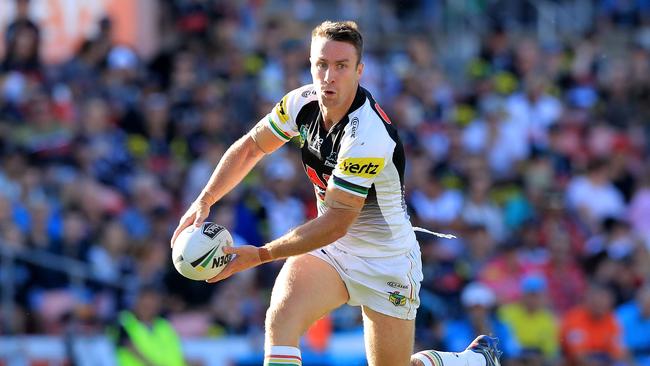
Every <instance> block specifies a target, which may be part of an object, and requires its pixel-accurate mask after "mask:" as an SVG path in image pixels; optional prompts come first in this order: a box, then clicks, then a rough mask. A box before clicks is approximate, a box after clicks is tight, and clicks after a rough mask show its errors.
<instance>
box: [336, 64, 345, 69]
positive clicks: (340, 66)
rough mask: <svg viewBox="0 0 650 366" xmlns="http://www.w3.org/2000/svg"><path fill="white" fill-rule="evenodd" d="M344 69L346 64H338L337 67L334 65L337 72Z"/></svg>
mask: <svg viewBox="0 0 650 366" xmlns="http://www.w3.org/2000/svg"><path fill="white" fill-rule="evenodd" d="M346 67H348V65H347V64H338V65H336V68H337V69H339V70H343V69H345V68H346Z"/></svg>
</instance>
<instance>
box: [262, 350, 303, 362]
mask: <svg viewBox="0 0 650 366" xmlns="http://www.w3.org/2000/svg"><path fill="white" fill-rule="evenodd" d="M264 366H302V357H301V356H300V349H298V348H296V347H290V346H271V349H270V350H268V352H267V353H266V354H265V355H264Z"/></svg>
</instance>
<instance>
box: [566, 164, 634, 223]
mask: <svg viewBox="0 0 650 366" xmlns="http://www.w3.org/2000/svg"><path fill="white" fill-rule="evenodd" d="M594 197H598V199H597V200H595V199H593V198H594ZM566 200H567V206H568V208H569V209H571V210H574V212H575V214H577V215H578V217H579V218H580V220H582V222H583V223H584V224H586V225H588V226H589V227H591V228H592V229H595V228H597V226H598V224H599V223H600V221H601V220H603V219H605V218H606V217H608V216H610V217H621V215H623V213H624V208H625V202H624V201H623V195H622V194H621V192H619V191H618V190H617V189H616V187H614V185H613V184H612V182H611V180H610V178H609V172H608V165H607V161H606V160H604V159H596V160H593V161H591V162H590V163H589V164H588V166H587V174H586V175H582V176H576V177H574V178H573V179H572V180H571V181H570V182H569V185H568V187H567V191H566Z"/></svg>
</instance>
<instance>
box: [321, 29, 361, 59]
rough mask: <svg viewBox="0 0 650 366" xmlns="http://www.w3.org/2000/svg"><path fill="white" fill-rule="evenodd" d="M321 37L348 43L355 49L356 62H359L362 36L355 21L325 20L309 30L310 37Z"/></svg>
mask: <svg viewBox="0 0 650 366" xmlns="http://www.w3.org/2000/svg"><path fill="white" fill-rule="evenodd" d="M315 37H323V38H325V39H329V40H331V41H339V42H345V43H349V44H351V45H353V46H354V48H355V49H356V50H357V64H359V63H360V62H361V54H362V53H363V37H362V36H361V33H360V32H359V27H358V26H357V23H355V22H353V21H351V20H347V21H342V22H332V21H329V20H326V21H324V22H322V23H321V24H319V25H317V26H316V28H314V30H313V31H312V32H311V38H315Z"/></svg>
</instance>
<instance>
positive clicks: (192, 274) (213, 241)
mask: <svg viewBox="0 0 650 366" xmlns="http://www.w3.org/2000/svg"><path fill="white" fill-rule="evenodd" d="M226 246H232V236H231V235H230V232H228V230H227V229H226V228H225V227H223V226H221V225H217V224H215V223H212V222H204V223H203V224H202V225H201V226H200V227H196V226H194V225H191V226H189V227H186V228H185V229H184V230H183V231H182V232H181V233H180V234H179V235H178V237H177V238H176V241H175V242H174V248H173V249H172V261H173V263H174V267H175V268H176V270H177V271H178V273H180V274H182V275H183V276H185V277H187V278H189V279H192V280H197V281H204V280H207V279H210V278H212V277H214V276H216V275H218V274H219V273H221V271H223V269H224V268H225V267H226V265H227V264H228V263H230V260H231V259H232V254H224V253H223V248H224V247H226Z"/></svg>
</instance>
